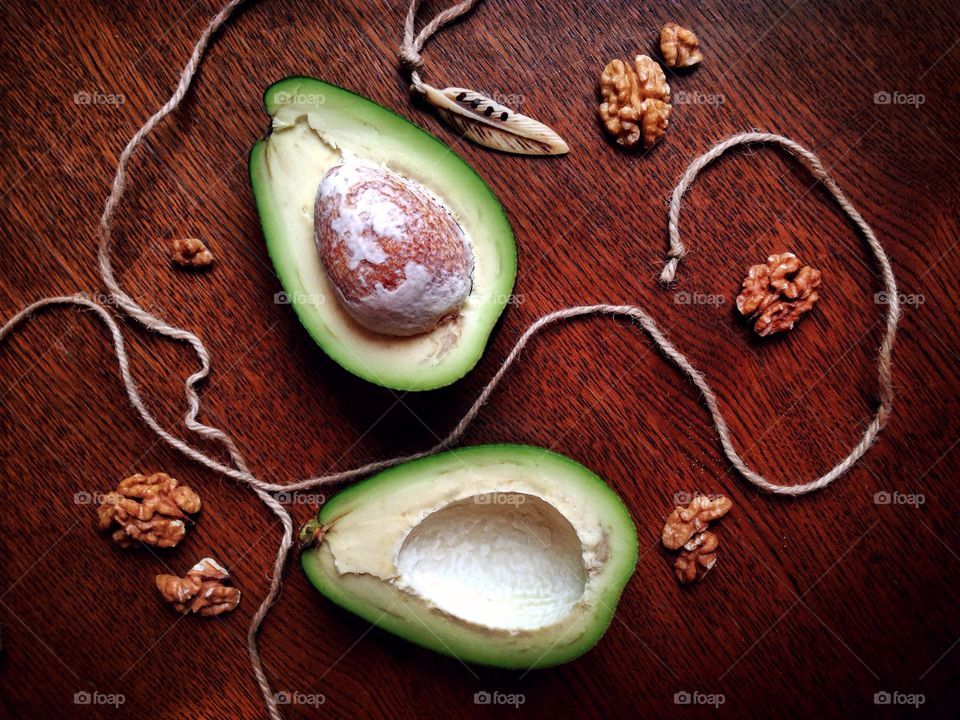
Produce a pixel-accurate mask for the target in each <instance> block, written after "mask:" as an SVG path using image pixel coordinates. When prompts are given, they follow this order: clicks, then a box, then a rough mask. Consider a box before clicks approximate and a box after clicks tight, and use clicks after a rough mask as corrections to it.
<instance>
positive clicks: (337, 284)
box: [314, 161, 473, 336]
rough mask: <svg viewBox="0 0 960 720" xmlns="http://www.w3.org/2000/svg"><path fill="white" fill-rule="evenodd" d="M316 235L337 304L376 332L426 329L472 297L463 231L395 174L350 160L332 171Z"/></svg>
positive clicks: (317, 213) (321, 195) (322, 192)
mask: <svg viewBox="0 0 960 720" xmlns="http://www.w3.org/2000/svg"><path fill="white" fill-rule="evenodd" d="M314 233H315V239H316V243H317V249H318V251H319V253H320V260H321V261H322V262H323V266H324V269H325V270H326V273H327V277H328V278H329V280H330V283H331V284H332V285H333V288H334V290H335V291H336V294H337V296H338V298H339V299H340V303H341V305H342V306H343V308H344V310H346V312H347V313H348V314H349V315H350V316H351V317H352V318H353V319H354V320H356V321H357V322H358V323H360V324H361V325H362V326H363V327H365V328H367V329H368V330H372V331H373V332H376V333H381V334H384V335H394V336H410V335H419V334H420V333H425V332H429V331H431V330H433V329H434V328H436V327H437V326H438V325H439V324H440V323H442V322H443V321H445V320H447V319H449V318H452V317H455V316H456V315H457V314H458V313H459V311H460V309H461V308H462V307H463V304H464V302H465V301H466V299H467V296H468V295H469V294H470V290H471V287H472V275H473V252H472V251H471V249H470V245H469V243H468V242H467V239H466V237H465V236H464V233H463V230H462V229H461V228H460V226H459V225H458V224H457V222H456V221H455V220H454V218H453V216H452V215H451V214H450V212H449V211H448V210H447V209H446V208H445V207H444V206H443V205H442V204H441V203H440V201H439V200H437V199H435V198H434V197H433V196H432V195H430V194H429V193H428V192H427V191H426V190H425V189H424V188H423V187H422V186H420V185H419V184H418V183H416V182H414V181H412V180H408V179H406V178H404V177H402V176H400V175H398V174H397V173H395V172H391V171H389V170H386V169H383V168H380V167H376V166H373V165H367V164H362V163H357V162H348V161H345V162H342V163H341V164H339V165H335V166H334V167H332V168H330V170H328V171H327V173H326V174H325V175H324V176H323V179H322V180H321V181H320V187H319V189H318V190H317V197H316V205H315V208H314Z"/></svg>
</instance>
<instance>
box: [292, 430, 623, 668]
mask: <svg viewBox="0 0 960 720" xmlns="http://www.w3.org/2000/svg"><path fill="white" fill-rule="evenodd" d="M316 525H317V526H319V527H320V532H319V533H317V537H318V538H319V540H318V542H317V544H316V545H314V546H313V547H310V548H308V549H305V550H304V551H303V552H302V554H301V563H302V565H303V569H304V571H305V572H306V574H307V576H308V578H309V579H310V581H311V582H312V583H313V585H314V586H315V587H316V588H317V589H318V590H320V592H321V593H323V594H324V595H326V596H327V597H329V598H330V599H331V600H333V601H334V602H336V603H337V604H339V605H341V606H343V607H344V608H346V609H348V610H350V611H351V612H354V613H356V614H357V615H359V616H361V617H363V618H365V619H366V620H368V621H369V622H371V623H374V624H376V625H378V626H380V627H381V628H383V629H385V630H388V631H390V632H392V633H395V634H396V635H399V636H401V637H403V638H406V639H407V640H410V641H412V642H414V643H417V644H419V645H422V646H424V647H427V648H430V649H432V650H435V651H437V652H440V653H444V654H447V655H452V656H455V657H457V658H459V659H461V660H463V661H466V662H475V663H480V664H485V665H494V666H499V667H507V668H534V667H545V666H550V665H556V664H559V663H564V662H567V661H569V660H572V659H574V658H576V657H578V656H579V655H581V654H583V653H584V652H586V651H587V650H589V649H590V648H591V647H593V645H594V644H596V642H597V641H598V640H599V639H600V637H601V636H602V635H603V633H604V632H605V631H606V628H607V626H608V625H609V623H610V621H611V619H612V617H613V613H614V611H615V609H616V606H617V602H618V600H619V597H620V594H621V592H622V590H623V588H624V586H625V585H626V583H627V581H628V580H629V578H630V576H631V575H632V573H633V570H634V566H635V564H636V561H637V535H636V529H635V527H634V524H633V521H632V520H631V518H630V514H629V512H628V511H627V509H626V508H625V507H624V505H623V503H622V502H621V500H620V499H619V498H618V497H617V495H616V494H615V493H614V492H613V491H612V490H611V489H610V488H609V487H608V486H607V485H606V483H604V481H603V480H601V479H600V478H599V477H598V476H596V475H594V474H593V473H592V472H590V471H589V470H587V469H586V468H585V467H583V466H582V465H579V464H578V463H576V462H575V461H573V460H571V459H569V458H566V457H564V456H562V455H557V454H555V453H552V452H549V451H546V450H543V449H541V448H535V447H529V446H522V445H486V446H476V447H469V448H463V449H459V450H453V451H449V452H445V453H441V454H438V455H433V456H430V457H427V458H423V459H420V460H415V461H411V462H408V463H405V464H403V465H399V466H397V467H395V468H391V469H389V470H386V471H384V472H381V473H379V474H377V475H375V476H373V477H371V478H369V479H367V480H365V481H363V482H361V483H358V484H357V485H354V486H352V487H350V488H348V489H347V490H344V491H343V492H341V493H340V494H338V495H336V496H335V497H333V498H332V499H331V500H330V501H328V502H327V504H326V505H325V506H324V508H323V509H322V510H321V512H320V513H319V515H318V517H317V520H316Z"/></svg>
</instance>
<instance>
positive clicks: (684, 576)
mask: <svg viewBox="0 0 960 720" xmlns="http://www.w3.org/2000/svg"><path fill="white" fill-rule="evenodd" d="M717 545H719V541H718V540H717V536H716V535H714V534H713V533H712V532H710V531H709V530H704V531H703V532H702V533H700V534H699V535H694V536H693V537H692V538H690V540H689V541H687V543H686V544H685V545H684V546H683V552H681V553H680V555H679V556H678V557H677V559H676V560H675V561H674V562H673V572H674V574H675V575H676V576H677V580H679V581H680V582H681V583H683V584H684V585H686V584H688V583H692V582H695V581H697V580H699V579H700V578H702V577H703V576H704V575H706V574H707V573H708V572H709V571H710V569H711V568H713V566H714V565H716V563H717V553H716V550H717Z"/></svg>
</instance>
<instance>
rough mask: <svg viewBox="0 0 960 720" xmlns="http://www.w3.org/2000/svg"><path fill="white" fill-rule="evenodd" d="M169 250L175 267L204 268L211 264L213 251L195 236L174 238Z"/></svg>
mask: <svg viewBox="0 0 960 720" xmlns="http://www.w3.org/2000/svg"><path fill="white" fill-rule="evenodd" d="M171 252H172V256H173V263H174V265H176V266H177V267H182V268H188V269H191V270H205V269H206V268H208V267H210V266H211V265H213V253H212V252H210V251H209V250H208V249H207V246H206V245H204V244H203V243H202V242H201V241H200V240H197V238H175V239H174V241H173V246H172V250H171Z"/></svg>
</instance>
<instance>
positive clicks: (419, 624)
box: [300, 444, 638, 669]
mask: <svg viewBox="0 0 960 720" xmlns="http://www.w3.org/2000/svg"><path fill="white" fill-rule="evenodd" d="M490 461H493V462H497V463H506V464H507V465H516V466H520V467H526V468H529V467H543V468H545V469H546V470H548V471H549V470H550V469H551V468H562V469H563V470H564V471H565V473H566V474H567V475H568V476H570V477H572V478H575V479H574V480H573V483H574V484H576V485H577V488H576V489H577V490H578V491H579V492H581V493H582V494H583V495H584V496H586V497H588V498H589V499H590V502H591V505H592V506H593V507H599V508H602V510H603V517H604V522H605V526H606V527H607V529H608V531H609V533H610V534H611V536H612V537H613V538H614V541H612V542H611V546H612V547H614V548H618V550H617V556H616V557H614V558H612V559H611V561H610V562H611V564H612V565H613V566H614V568H613V570H612V572H611V575H612V577H611V580H610V583H609V585H608V586H607V587H606V588H605V589H604V590H603V592H602V594H601V596H600V598H599V601H598V602H597V603H596V605H595V608H594V611H595V615H594V617H593V618H591V621H590V623H589V627H588V628H587V629H586V630H585V631H584V632H582V634H580V636H579V637H565V638H564V642H563V643H562V644H560V643H558V646H557V647H540V646H537V645H536V644H535V643H534V644H533V645H532V646H531V647H528V648H527V647H524V648H519V649H518V648H516V647H512V646H511V647H506V648H505V647H503V646H501V645H498V643H497V642H496V640H493V639H491V638H490V636H488V635H486V634H484V633H483V632H479V631H478V632H476V633H474V635H475V636H474V637H468V638H466V639H464V638H461V637H452V636H451V635H450V634H445V632H444V627H447V628H449V625H446V626H444V625H442V624H439V625H438V626H436V627H427V626H426V625H425V621H424V620H423V619H422V618H408V617H405V616H404V613H403V609H402V608H401V609H400V611H398V612H384V611H383V609H381V608H379V607H376V606H373V605H372V604H368V603H366V602H364V601H363V599H362V598H359V597H357V596H356V595H355V594H354V593H351V592H350V591H349V590H347V589H346V588H343V587H342V586H341V584H340V582H338V576H337V575H336V574H331V573H330V572H328V571H326V570H325V569H324V568H323V567H322V566H321V563H320V561H319V560H318V557H319V551H318V549H317V548H308V549H305V550H304V551H303V552H302V553H301V558H300V561H301V566H302V567H303V570H304V572H305V573H306V575H307V578H308V579H309V580H310V582H311V583H312V584H313V585H314V587H315V588H316V589H317V590H319V591H320V592H321V593H322V594H323V595H325V596H326V597H327V598H329V599H330V600H332V601H333V602H334V603H336V604H337V605H340V606H341V607H343V608H344V609H346V610H349V611H350V612H352V613H354V614H356V615H358V616H360V617H362V618H364V619H365V620H367V621H368V622H370V623H372V624H374V625H377V626H378V627H380V628H381V629H384V630H387V631H388V632H391V633H393V634H395V635H398V636H400V637H402V638H404V639H406V640H408V641H410V642H413V643H415V644H417V645H420V646H422V647H426V648H428V649H430V650H433V651H435V652H438V653H441V654H444V655H450V656H453V657H456V658H458V659H459V660H461V661H464V662H472V663H476V664H479V665H489V666H494V667H502V668H512V669H533V668H542V667H550V666H554V665H559V664H562V663H566V662H569V661H571V660H574V659H576V658H577V657H579V656H580V655H582V654H584V653H585V652H587V651H588V650H590V649H591V648H592V647H593V646H594V645H596V643H597V642H598V641H599V640H600V638H601V637H602V636H603V635H604V633H605V632H606V630H607V628H608V627H609V625H610V622H611V621H612V619H613V614H614V611H615V610H616V607H617V603H618V601H619V599H620V595H621V594H622V592H623V589H624V587H625V586H626V584H627V582H628V581H629V579H630V577H631V576H632V574H633V571H634V569H635V567H636V563H637V556H638V544H637V533H636V526H635V525H634V523H633V519H632V518H631V516H630V512H629V510H628V509H627V508H626V506H625V505H624V504H623V502H622V500H621V499H620V497H619V496H618V495H617V494H616V493H615V492H614V491H613V490H612V489H611V488H610V487H609V485H607V484H606V482H604V480H603V479H602V478H600V477H599V476H597V475H595V474H594V473H593V472H591V471H590V470H589V469H587V468H586V467H584V466H583V465H581V464H579V463H577V462H576V461H575V460H572V459H570V458H568V457H566V456H564V455H560V454H558V453H554V452H551V451H548V450H544V449H542V448H539V447H534V446H528V445H514V444H496V445H478V446H472V447H466V448H460V449H456V450H450V451H447V452H443V453H438V454H436V455H432V456H429V457H426V458H421V459H418V460H412V461H410V462H407V463H403V464H401V465H398V466H396V467H393V468H390V469H387V470H384V471H381V472H380V473H377V474H376V475H373V476H371V477H369V478H367V479H365V480H363V481H360V482H358V483H356V484H355V485H352V486H350V487H349V488H347V489H345V490H343V491H342V492H340V493H338V494H337V495H336V496H334V497H333V498H331V499H330V500H329V501H327V503H326V504H325V505H324V507H323V508H322V509H321V511H320V512H319V513H318V515H317V520H318V522H319V524H320V525H321V526H326V525H328V524H329V523H330V522H331V521H332V520H334V519H335V518H337V517H338V516H341V515H342V514H344V513H345V512H349V511H350V510H351V509H352V508H356V507H357V506H359V505H362V504H363V503H364V502H365V501H366V499H368V498H374V497H377V496H379V495H380V494H381V493H382V492H384V491H385V490H388V489H389V490H390V491H392V492H398V491H403V489H404V486H405V485H408V484H410V483H411V482H413V481H419V480H421V479H422V478H423V477H424V476H425V475H427V476H428V475H433V474H435V473H442V472H443V470H444V469H446V468H448V467H450V466H451V465H454V464H458V465H459V464H466V465H468V466H469V465H470V464H471V463H484V462H490ZM567 481H569V478H568V479H567ZM567 481H565V482H567ZM428 622H429V621H428ZM458 633H463V631H462V630H460V631H458ZM464 634H469V633H464Z"/></svg>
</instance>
